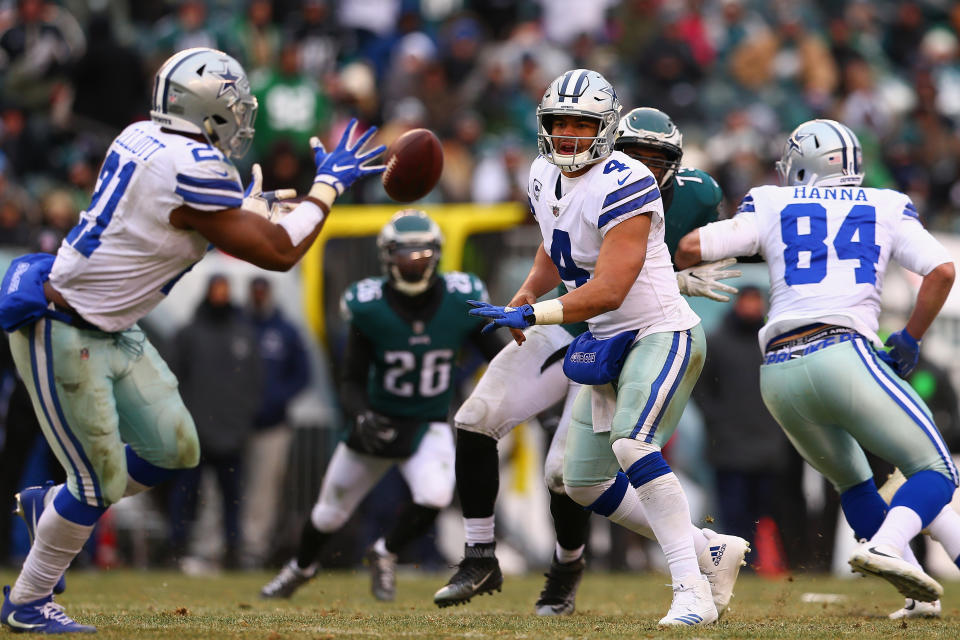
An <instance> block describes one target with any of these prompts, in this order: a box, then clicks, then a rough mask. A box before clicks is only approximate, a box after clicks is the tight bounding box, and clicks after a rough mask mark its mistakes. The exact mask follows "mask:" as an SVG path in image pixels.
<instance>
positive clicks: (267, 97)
mask: <svg viewBox="0 0 960 640" xmlns="http://www.w3.org/2000/svg"><path fill="white" fill-rule="evenodd" d="M250 88H251V90H252V91H253V94H254V95H255V96H256V97H257V101H258V102H259V103H260V106H259V112H258V114H257V123H256V126H257V136H256V138H254V150H255V151H256V154H257V156H258V157H259V158H265V157H267V156H268V155H269V154H270V153H271V151H272V149H273V147H274V146H275V145H276V144H277V143H278V142H279V141H281V140H287V141H289V142H290V143H291V144H292V145H293V149H294V151H295V152H296V153H297V154H299V155H303V156H304V157H309V156H310V144H309V141H310V137H311V136H315V135H318V134H319V133H321V132H323V131H325V130H326V129H327V128H328V127H329V126H330V111H331V109H330V102H329V101H328V99H327V97H326V95H324V93H323V92H322V91H320V89H319V87H317V84H316V82H314V80H313V79H312V78H310V77H309V76H307V75H305V74H303V73H301V72H300V47H299V45H298V44H297V43H295V42H287V43H285V44H284V45H283V49H282V50H281V52H280V61H279V65H278V66H277V68H275V69H274V68H266V69H260V70H259V71H256V72H254V73H253V74H251V77H250Z"/></svg>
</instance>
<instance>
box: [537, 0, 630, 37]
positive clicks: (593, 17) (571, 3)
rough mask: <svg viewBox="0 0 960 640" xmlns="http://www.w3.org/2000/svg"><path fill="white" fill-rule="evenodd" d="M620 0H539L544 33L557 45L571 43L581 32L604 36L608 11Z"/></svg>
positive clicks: (593, 35)
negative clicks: (587, 0)
mask: <svg viewBox="0 0 960 640" xmlns="http://www.w3.org/2000/svg"><path fill="white" fill-rule="evenodd" d="M619 2H620V0H594V1H593V2H581V1H580V0H537V3H538V4H539V5H540V12H541V24H542V25H543V32H544V35H546V37H547V40H549V41H550V42H552V43H553V44H558V45H569V44H570V43H572V42H573V41H574V40H576V38H577V36H579V35H580V34H582V33H586V34H587V35H589V36H592V37H594V38H597V39H601V40H602V39H605V37H606V27H607V12H608V10H609V9H610V8H611V7H614V6H616V5H617V4H619Z"/></svg>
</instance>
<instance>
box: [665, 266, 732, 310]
mask: <svg viewBox="0 0 960 640" xmlns="http://www.w3.org/2000/svg"><path fill="white" fill-rule="evenodd" d="M736 263H737V259H736V258H724V259H723V260H718V261H716V262H701V263H700V264H698V265H694V266H692V267H687V268H686V269H684V270H683V271H678V272H677V286H679V287H680V293H682V294H683V295H685V296H702V297H704V298H710V299H711V300H716V301H718V302H730V297H729V296H725V295H723V294H722V293H717V292H716V291H714V289H719V290H720V291H723V292H724V293H737V292H738V291H739V289H737V288H736V287H731V286H730V285H728V284H723V283H722V282H718V280H726V279H728V278H739V277H740V276H741V275H743V272H742V271H740V270H739V269H728V268H727V267H729V266H730V265H734V264H736Z"/></svg>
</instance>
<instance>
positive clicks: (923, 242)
mask: <svg viewBox="0 0 960 640" xmlns="http://www.w3.org/2000/svg"><path fill="white" fill-rule="evenodd" d="M700 249H701V256H702V258H703V260H704V261H710V260H718V259H720V258H725V257H733V256H748V255H753V254H755V253H759V254H760V255H762V256H763V257H764V259H765V260H766V261H767V266H768V268H769V270H770V311H769V314H768V319H767V324H766V325H764V327H763V329H761V330H760V335H759V339H760V348H761V349H764V348H766V345H767V343H768V342H770V340H771V339H773V338H775V337H776V336H778V335H780V334H781V333H784V332H786V331H790V330H791V329H796V328H797V327H801V326H803V325H805V324H811V323H813V322H823V323H826V324H835V325H839V326H842V327H849V328H851V329H854V330H856V331H857V332H859V333H861V334H862V335H864V336H866V337H867V338H869V339H870V340H871V341H872V342H873V343H874V344H875V345H877V346H878V347H882V346H883V345H882V343H881V341H880V339H879V338H878V337H877V327H878V320H877V318H878V316H879V314H880V293H881V291H882V289H883V275H884V273H885V271H886V269H887V263H888V261H889V260H890V259H891V258H893V259H894V260H896V261H897V262H899V263H900V264H901V265H903V266H904V267H905V268H907V269H909V270H910V271H913V272H914V273H918V274H920V275H926V274H928V273H930V272H931V271H932V270H933V269H935V268H936V267H937V266H939V265H941V264H943V263H945V262H951V261H952V259H951V257H950V254H949V253H947V250H946V249H945V248H944V247H943V245H941V244H940V243H939V242H937V241H936V240H935V239H934V238H933V236H931V235H930V234H929V233H928V232H927V231H926V230H925V229H924V228H923V225H922V224H921V223H920V220H919V219H918V217H917V210H916V208H915V207H914V206H913V203H912V202H911V201H910V198H909V197H908V196H906V195H905V194H903V193H900V192H899V191H893V190H891V189H869V188H861V187H812V186H796V187H774V186H765V187H756V188H754V189H751V190H750V192H749V193H747V195H746V196H745V197H744V198H743V201H742V203H741V204H740V208H739V209H738V213H737V215H736V216H734V217H733V218H732V219H730V220H723V221H720V222H714V223H712V224H709V225H707V226H706V227H703V228H701V229H700Z"/></svg>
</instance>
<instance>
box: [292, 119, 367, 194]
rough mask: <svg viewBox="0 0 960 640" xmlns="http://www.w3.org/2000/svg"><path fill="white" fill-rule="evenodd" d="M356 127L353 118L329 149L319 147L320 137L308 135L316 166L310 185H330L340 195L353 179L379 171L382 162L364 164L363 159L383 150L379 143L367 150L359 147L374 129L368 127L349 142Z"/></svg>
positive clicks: (364, 160)
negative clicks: (370, 164) (333, 145)
mask: <svg viewBox="0 0 960 640" xmlns="http://www.w3.org/2000/svg"><path fill="white" fill-rule="evenodd" d="M356 128H357V119H356V118H354V119H353V120H351V121H350V124H349V125H347V130H346V131H344V132H343V136H341V137H340V142H338V143H337V146H336V147H335V148H334V149H333V151H330V152H328V151H327V150H326V149H324V148H323V143H322V142H320V138H318V137H316V136H314V137H312V138H310V148H311V149H313V160H314V162H315V163H316V165H317V173H316V177H315V178H314V179H313V182H314V184H317V183H323V184H327V185H330V186H331V187H333V188H334V189H335V190H336V192H337V195H338V196H340V195H343V192H344V190H346V189H347V188H348V187H349V186H350V185H352V184H353V183H354V182H356V181H357V179H358V178H361V177H362V176H366V175H375V174H378V173H383V171H384V169H386V167H385V166H384V165H373V166H365V165H364V163H365V162H368V161H370V160H373V159H374V158H376V157H377V156H379V155H380V154H381V153H383V152H384V151H385V150H386V147H385V146H383V145H380V146H378V147H375V148H373V149H370V150H369V151H364V150H363V147H364V145H365V144H366V143H367V141H368V140H370V138H371V137H372V136H373V134H375V133H376V132H377V128H376V127H370V128H369V129H367V130H366V131H364V132H363V135H361V136H360V137H359V138H357V139H356V140H354V141H353V142H352V143H351V142H350V139H351V138H353V132H354V130H355V129H356Z"/></svg>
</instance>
